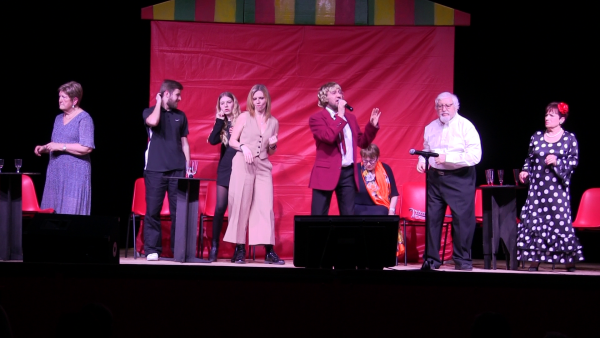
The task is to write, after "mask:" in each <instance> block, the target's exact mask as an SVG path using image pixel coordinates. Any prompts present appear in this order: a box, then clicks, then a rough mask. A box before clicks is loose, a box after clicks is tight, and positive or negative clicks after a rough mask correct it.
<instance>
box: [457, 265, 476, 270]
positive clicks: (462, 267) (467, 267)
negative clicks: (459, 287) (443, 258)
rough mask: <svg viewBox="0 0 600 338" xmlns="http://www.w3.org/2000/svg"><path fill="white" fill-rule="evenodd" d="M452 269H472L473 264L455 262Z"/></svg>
mask: <svg viewBox="0 0 600 338" xmlns="http://www.w3.org/2000/svg"><path fill="white" fill-rule="evenodd" d="M454 270H463V271H473V265H467V264H456V265H454Z"/></svg>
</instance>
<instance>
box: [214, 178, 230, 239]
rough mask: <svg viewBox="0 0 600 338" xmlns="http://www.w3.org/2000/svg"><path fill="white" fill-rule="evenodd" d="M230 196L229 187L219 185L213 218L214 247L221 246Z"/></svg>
mask: <svg viewBox="0 0 600 338" xmlns="http://www.w3.org/2000/svg"><path fill="white" fill-rule="evenodd" d="M228 198H229V187H224V186H221V185H217V205H216V206H215V217H214V218H213V237H212V246H213V247H217V248H218V247H219V239H220V237H221V228H222V227H223V217H224V216H225V211H227V204H228Z"/></svg>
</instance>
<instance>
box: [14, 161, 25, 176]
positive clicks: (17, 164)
mask: <svg viewBox="0 0 600 338" xmlns="http://www.w3.org/2000/svg"><path fill="white" fill-rule="evenodd" d="M22 165H23V160H22V159H20V158H17V159H15V167H16V168H17V174H18V173H19V172H20V170H21V166H22Z"/></svg>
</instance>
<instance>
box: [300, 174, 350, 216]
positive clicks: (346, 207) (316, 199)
mask: <svg viewBox="0 0 600 338" xmlns="http://www.w3.org/2000/svg"><path fill="white" fill-rule="evenodd" d="M334 191H335V197H336V198H337V202H338V209H339V210H340V215H354V195H355V194H356V182H355V181H354V166H353V165H350V166H347V167H343V168H342V172H341V173H340V179H339V180H338V184H337V186H336V187H335V190H319V189H313V192H312V203H311V206H310V214H311V215H323V216H327V215H329V207H330V205H331V197H332V196H333V192H334Z"/></svg>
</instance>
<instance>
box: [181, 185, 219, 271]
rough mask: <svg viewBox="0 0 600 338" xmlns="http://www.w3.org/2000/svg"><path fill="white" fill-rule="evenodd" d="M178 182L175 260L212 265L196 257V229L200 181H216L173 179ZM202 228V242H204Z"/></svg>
mask: <svg viewBox="0 0 600 338" xmlns="http://www.w3.org/2000/svg"><path fill="white" fill-rule="evenodd" d="M171 179H176V180H177V220H176V222H177V223H176V224H175V248H173V251H174V252H173V260H174V261H176V262H181V263H210V261H209V260H207V259H201V258H197V257H196V245H197V244H196V227H197V225H198V200H199V198H200V181H215V179H211V178H187V177H171ZM202 230H203V229H202V228H200V235H199V236H200V240H202V236H203V233H202Z"/></svg>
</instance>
